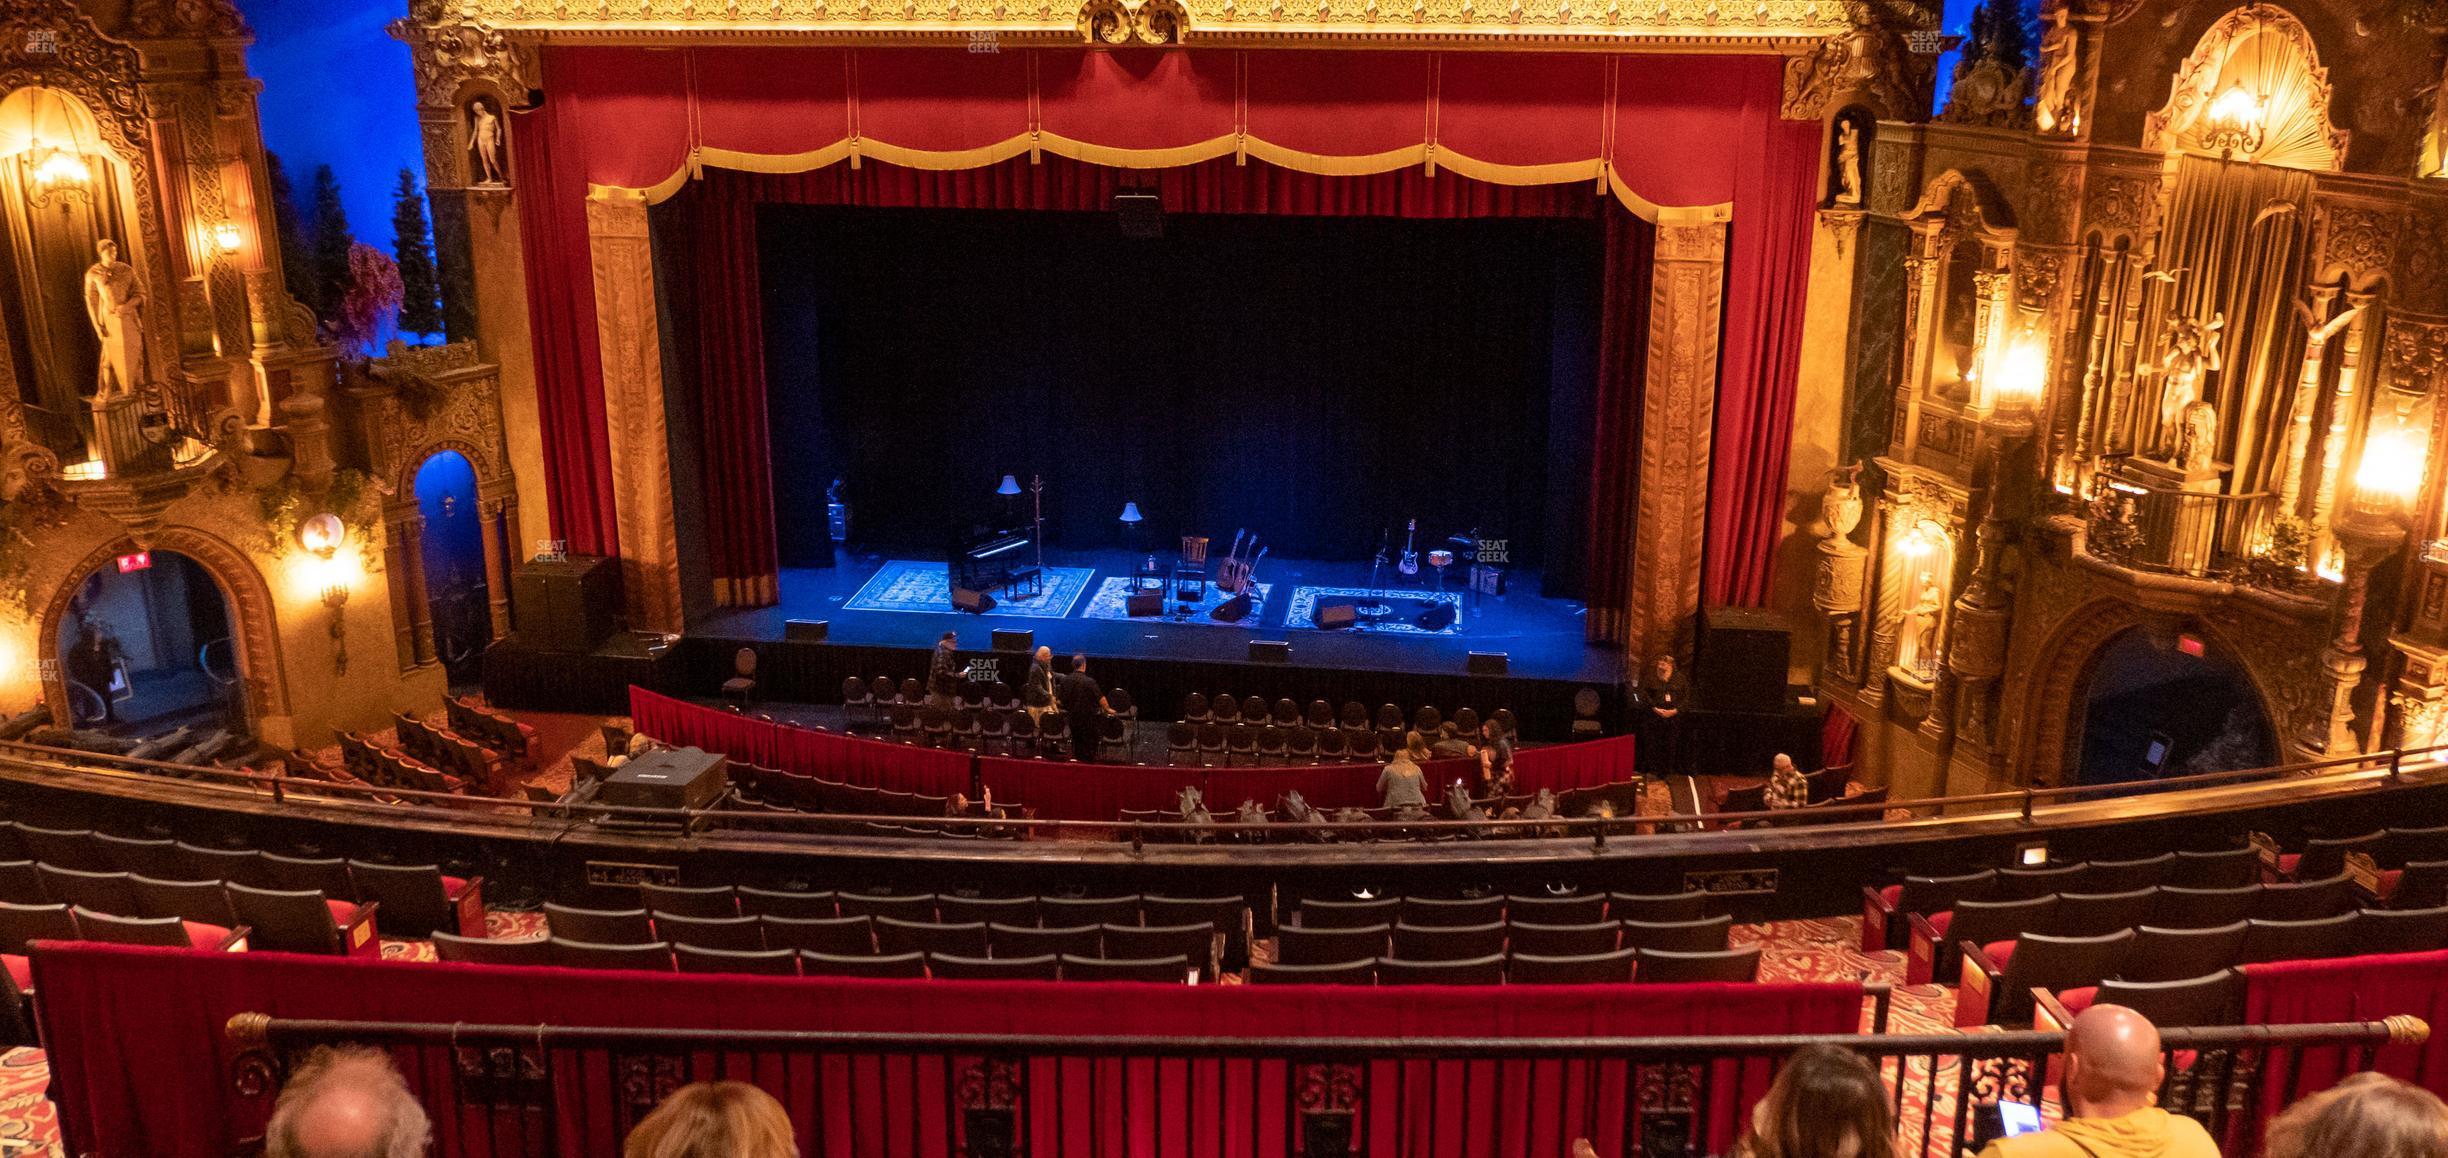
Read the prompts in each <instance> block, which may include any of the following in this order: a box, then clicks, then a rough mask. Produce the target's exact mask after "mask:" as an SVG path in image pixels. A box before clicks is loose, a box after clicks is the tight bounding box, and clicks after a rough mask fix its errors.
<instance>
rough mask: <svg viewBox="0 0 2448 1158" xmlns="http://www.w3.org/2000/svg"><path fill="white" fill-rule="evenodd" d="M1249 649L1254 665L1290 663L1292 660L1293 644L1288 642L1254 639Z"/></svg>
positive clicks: (1250, 642)
mask: <svg viewBox="0 0 2448 1158" xmlns="http://www.w3.org/2000/svg"><path fill="white" fill-rule="evenodd" d="M1249 647H1250V660H1251V661H1252V662H1254V663H1289V662H1291V659H1292V644H1291V643H1290V642H1289V641H1287V640H1281V639H1253V640H1251V641H1249Z"/></svg>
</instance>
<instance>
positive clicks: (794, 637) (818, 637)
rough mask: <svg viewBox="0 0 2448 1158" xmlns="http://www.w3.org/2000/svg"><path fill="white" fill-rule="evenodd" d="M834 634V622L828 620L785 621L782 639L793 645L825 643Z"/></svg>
mask: <svg viewBox="0 0 2448 1158" xmlns="http://www.w3.org/2000/svg"><path fill="white" fill-rule="evenodd" d="M832 633H833V622H832V621H831V620H828V619H785V620H783V621H782V638H784V639H787V640H789V641H791V642H792V643H823V642H824V641H825V638H826V637H827V636H829V635H831V634H832Z"/></svg>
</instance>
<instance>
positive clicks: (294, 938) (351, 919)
mask: <svg viewBox="0 0 2448 1158" xmlns="http://www.w3.org/2000/svg"><path fill="white" fill-rule="evenodd" d="M225 887H226V888H227V889H228V890H229V898H230V909H231V911H232V912H234V913H235V914H236V915H237V917H238V921H239V923H241V924H244V925H248V926H251V927H253V929H254V931H255V932H254V937H253V939H252V944H253V946H254V947H255V948H257V949H264V950H270V951H275V952H283V953H322V954H327V955H330V956H334V957H341V956H347V957H378V956H381V955H382V944H381V942H380V941H379V940H377V939H376V935H375V927H374V915H375V910H377V909H380V908H381V907H382V906H381V905H379V904H363V905H359V904H353V903H351V902H348V901H334V900H330V899H328V898H326V897H325V896H324V895H323V894H322V893H320V892H318V891H315V890H313V889H305V890H300V891H289V890H283V889H257V888H249V887H247V886H246V885H242V884H239V883H237V882H235V881H232V882H230V883H229V884H228V885H226V886H225Z"/></svg>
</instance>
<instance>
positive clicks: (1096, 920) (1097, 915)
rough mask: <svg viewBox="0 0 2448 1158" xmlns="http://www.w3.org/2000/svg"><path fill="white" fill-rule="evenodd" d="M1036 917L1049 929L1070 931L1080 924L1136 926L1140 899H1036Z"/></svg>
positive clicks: (1130, 897) (1133, 897)
mask: <svg viewBox="0 0 2448 1158" xmlns="http://www.w3.org/2000/svg"><path fill="white" fill-rule="evenodd" d="M1037 917H1038V919H1039V920H1041V921H1043V922H1045V925H1046V927H1047V928H1049V929H1073V928H1077V927H1079V926H1081V925H1136V924H1138V923H1139V896H1138V894H1136V893H1134V894H1132V895H1130V896H1127V897H1039V898H1037Z"/></svg>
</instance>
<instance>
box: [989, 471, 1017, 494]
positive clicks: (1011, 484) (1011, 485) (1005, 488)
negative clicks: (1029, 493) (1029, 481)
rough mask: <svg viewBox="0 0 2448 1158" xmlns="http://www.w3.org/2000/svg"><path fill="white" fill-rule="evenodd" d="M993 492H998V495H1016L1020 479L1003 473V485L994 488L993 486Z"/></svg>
mask: <svg viewBox="0 0 2448 1158" xmlns="http://www.w3.org/2000/svg"><path fill="white" fill-rule="evenodd" d="M995 493H996V494H998V495H1016V494H1019V493H1020V480H1019V479H1016V478H1013V477H1012V476H1010V475H1004V476H1003V485H1002V486H999V487H996V488H995Z"/></svg>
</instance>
